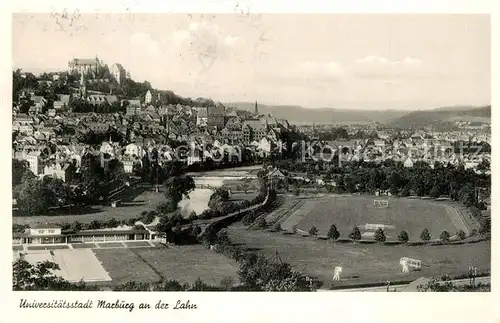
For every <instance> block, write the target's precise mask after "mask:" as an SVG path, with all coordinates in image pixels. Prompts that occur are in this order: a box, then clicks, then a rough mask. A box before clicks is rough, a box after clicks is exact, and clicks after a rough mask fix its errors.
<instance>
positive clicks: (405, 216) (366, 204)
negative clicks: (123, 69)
mask: <svg viewBox="0 0 500 323" xmlns="http://www.w3.org/2000/svg"><path fill="white" fill-rule="evenodd" d="M373 199H374V197H370V196H337V195H330V196H328V197H325V198H321V199H318V200H309V201H306V202H305V204H304V206H303V207H302V208H300V209H299V210H298V211H297V212H295V213H294V214H292V215H291V217H290V219H289V220H287V221H285V222H290V221H292V222H295V223H296V224H297V228H298V229H301V230H304V231H306V232H307V231H309V229H310V228H311V227H312V226H315V227H316V228H318V230H319V235H326V233H327V232H328V228H329V227H330V225H332V224H335V225H336V226H337V229H338V230H339V232H340V235H341V237H342V238H347V236H348V235H349V233H350V232H351V231H352V229H353V227H354V226H358V227H359V228H360V230H361V232H362V233H363V232H364V225H365V224H366V223H370V224H385V225H391V226H394V228H393V229H386V230H385V234H386V236H387V238H388V240H396V239H397V235H398V233H399V232H400V231H401V230H406V231H407V232H408V234H409V236H410V240H419V239H420V233H421V232H422V230H423V229H425V228H427V229H428V230H429V231H430V234H431V237H432V238H433V239H438V238H439V235H440V234H441V232H442V231H443V230H447V231H448V232H449V233H450V234H451V235H453V234H455V233H456V232H457V231H458V230H459V229H462V230H464V231H465V232H466V233H467V232H468V230H467V227H466V226H465V225H464V224H463V222H461V221H460V218H459V217H458V216H457V215H456V210H455V209H454V208H453V207H451V206H449V205H446V204H444V203H438V202H434V201H423V200H417V199H415V200H410V199H403V198H402V199H397V198H391V199H390V201H389V207H388V208H376V207H374V206H373ZM288 224H289V223H288ZM289 226H290V225H289Z"/></svg>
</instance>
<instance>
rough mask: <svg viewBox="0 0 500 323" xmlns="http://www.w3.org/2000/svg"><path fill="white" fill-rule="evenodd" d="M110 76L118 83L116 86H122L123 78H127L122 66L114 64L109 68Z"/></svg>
mask: <svg viewBox="0 0 500 323" xmlns="http://www.w3.org/2000/svg"><path fill="white" fill-rule="evenodd" d="M110 73H111V75H112V76H113V78H114V79H115V80H116V82H118V84H120V85H121V84H122V83H123V81H124V80H125V77H126V76H127V74H126V71H125V69H124V68H123V66H122V64H118V63H114V64H113V65H112V66H111V70H110Z"/></svg>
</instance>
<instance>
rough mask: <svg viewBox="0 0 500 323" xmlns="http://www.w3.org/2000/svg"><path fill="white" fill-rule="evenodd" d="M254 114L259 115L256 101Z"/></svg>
mask: <svg viewBox="0 0 500 323" xmlns="http://www.w3.org/2000/svg"><path fill="white" fill-rule="evenodd" d="M255 114H257V115H258V114H259V106H258V105H257V101H255Z"/></svg>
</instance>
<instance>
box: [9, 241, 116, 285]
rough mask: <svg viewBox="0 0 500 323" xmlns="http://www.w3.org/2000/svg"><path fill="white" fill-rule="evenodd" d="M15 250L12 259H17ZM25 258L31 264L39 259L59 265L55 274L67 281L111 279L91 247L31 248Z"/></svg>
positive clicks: (102, 280) (39, 260)
mask: <svg viewBox="0 0 500 323" xmlns="http://www.w3.org/2000/svg"><path fill="white" fill-rule="evenodd" d="M18 257H19V255H18V253H17V252H13V260H16V259H18ZM24 257H25V259H26V261H28V262H29V263H31V264H36V263H38V262H41V261H51V262H55V263H56V264H58V265H59V268H60V270H57V271H55V272H54V274H55V275H57V276H60V277H62V278H64V279H66V280H67V281H69V282H79V281H80V280H83V281H85V282H105V281H111V278H110V277H109V275H108V273H107V272H106V270H105V269H104V268H103V266H102V265H101V264H100V263H99V260H98V259H97V258H96V256H95V254H94V253H93V252H92V250H91V249H75V250H70V249H58V250H36V251H35V250H32V251H28V252H27V253H26V254H25V256H24Z"/></svg>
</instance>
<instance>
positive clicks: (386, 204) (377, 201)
mask: <svg viewBox="0 0 500 323" xmlns="http://www.w3.org/2000/svg"><path fill="white" fill-rule="evenodd" d="M373 206H374V207H377V208H386V207H389V200H381V199H374V200H373Z"/></svg>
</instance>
